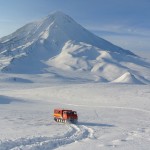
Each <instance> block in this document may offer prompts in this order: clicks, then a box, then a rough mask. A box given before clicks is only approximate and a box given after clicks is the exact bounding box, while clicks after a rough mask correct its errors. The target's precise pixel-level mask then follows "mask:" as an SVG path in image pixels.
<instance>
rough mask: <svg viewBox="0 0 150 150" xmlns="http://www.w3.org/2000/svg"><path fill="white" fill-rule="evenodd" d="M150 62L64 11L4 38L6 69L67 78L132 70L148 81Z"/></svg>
mask: <svg viewBox="0 0 150 150" xmlns="http://www.w3.org/2000/svg"><path fill="white" fill-rule="evenodd" d="M149 66H150V63H148V62H145V61H144V60H142V59H141V58H140V57H137V56H136V55H135V54H133V53H132V52H130V51H128V50H124V49H122V48H120V47H118V46H115V45H113V44H112V43H110V42H108V41H106V40H104V39H102V38H99V37H97V36H95V35H94V34H92V33H90V32H89V31H88V30H86V29H85V28H83V27H82V26H81V25H79V24H78V23H76V22H75V21H74V20H73V19H72V18H70V17H69V16H67V15H65V14H63V13H61V12H55V13H53V14H51V15H49V16H48V17H46V18H44V19H42V20H40V21H37V22H33V23H29V24H27V25H25V26H24V27H22V28H20V29H18V30H17V31H16V32H14V33H12V34H11V35H8V36H6V37H3V38H1V39H0V69H1V70H2V71H4V72H11V73H26V74H28V73H30V74H31V73H32V74H35V73H45V72H51V73H54V74H57V76H59V77H66V79H67V78H82V79H83V78H85V79H90V80H95V81H100V82H101V81H102V82H109V81H113V80H115V79H117V78H119V77H120V76H122V75H123V74H124V73H125V72H128V71H129V72H131V73H132V74H135V75H137V76H138V77H139V80H141V79H142V81H141V82H144V83H148V82H149V80H150V78H149ZM70 74H71V75H70Z"/></svg>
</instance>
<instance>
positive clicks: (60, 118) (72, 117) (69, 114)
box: [54, 109, 78, 123]
mask: <svg viewBox="0 0 150 150" xmlns="http://www.w3.org/2000/svg"><path fill="white" fill-rule="evenodd" d="M54 120H55V121H56V122H62V123H66V122H71V123H77V121H78V115H77V112H76V111H73V110H67V109H54Z"/></svg>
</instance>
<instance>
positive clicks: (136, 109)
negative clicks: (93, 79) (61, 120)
mask: <svg viewBox="0 0 150 150" xmlns="http://www.w3.org/2000/svg"><path fill="white" fill-rule="evenodd" d="M65 105H70V106H76V107H87V108H88V107H90V108H91V107H93V108H111V109H125V110H135V111H140V112H144V113H150V110H145V109H140V108H134V107H119V106H88V105H76V104H65Z"/></svg>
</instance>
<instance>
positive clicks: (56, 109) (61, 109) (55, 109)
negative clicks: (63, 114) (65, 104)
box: [54, 108, 72, 111]
mask: <svg viewBox="0 0 150 150" xmlns="http://www.w3.org/2000/svg"><path fill="white" fill-rule="evenodd" d="M54 110H59V111H72V110H70V109H61V108H58V109H54Z"/></svg>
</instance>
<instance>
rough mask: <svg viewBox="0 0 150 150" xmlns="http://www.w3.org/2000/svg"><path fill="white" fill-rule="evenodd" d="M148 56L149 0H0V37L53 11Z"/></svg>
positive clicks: (149, 55) (122, 45) (149, 29)
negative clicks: (60, 12)
mask: <svg viewBox="0 0 150 150" xmlns="http://www.w3.org/2000/svg"><path fill="white" fill-rule="evenodd" d="M57 10H58V11H62V12H64V13H66V14H68V15H70V16H71V17H72V18H73V19H74V20H76V21H77V22H78V23H80V24H81V25H82V26H84V27H86V28H87V29H89V30H90V31H92V32H93V33H95V34H97V35H98V36H100V37H102V38H105V39H107V40H109V41H111V42H113V43H114V44H116V45H119V46H121V47H123V48H126V49H130V50H132V51H134V52H137V53H138V54H141V55H143V56H144V57H149V58H150V42H149V41H150V0H0V37H2V36H5V35H8V34H10V33H12V32H13V31H15V30H16V29H18V28H19V27H21V26H23V25H24V24H26V23H28V22H31V21H35V20H38V19H40V18H43V17H45V16H47V15H48V14H50V13H51V12H53V11H57Z"/></svg>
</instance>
